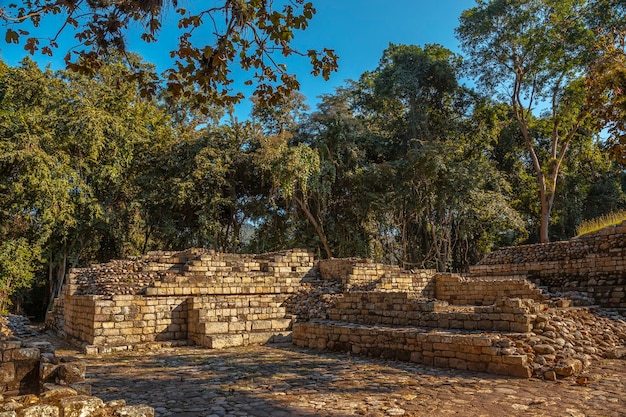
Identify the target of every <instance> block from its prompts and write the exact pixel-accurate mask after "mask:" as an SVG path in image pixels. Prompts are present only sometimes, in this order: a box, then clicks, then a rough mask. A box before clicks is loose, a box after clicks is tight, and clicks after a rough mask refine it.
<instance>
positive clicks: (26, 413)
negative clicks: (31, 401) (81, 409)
mask: <svg viewBox="0 0 626 417" xmlns="http://www.w3.org/2000/svg"><path fill="white" fill-rule="evenodd" d="M19 413H20V417H60V414H59V409H58V407H55V406H53V405H47V404H37V405H31V406H29V407H24V408H23V409H21V410H20V412H19ZM63 417H65V416H63Z"/></svg>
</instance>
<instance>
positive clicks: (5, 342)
mask: <svg viewBox="0 0 626 417" xmlns="http://www.w3.org/2000/svg"><path fill="white" fill-rule="evenodd" d="M0 327H3V326H2V325H0ZM3 330H4V329H3ZM0 359H1V364H0V393H1V394H2V395H0V414H1V415H3V416H5V415H6V416H15V417H17V416H37V417H39V416H90V415H103V416H104V415H107V416H113V415H117V416H131V415H132V416H135V417H154V410H153V409H152V408H151V407H148V406H146V405H137V406H127V405H126V403H125V401H124V400H121V401H116V402H112V403H104V402H103V401H102V400H101V399H100V398H97V397H93V396H91V395H90V394H91V388H90V386H89V385H88V384H86V383H85V363H84V362H82V361H79V360H77V359H75V358H71V357H57V356H56V355H54V352H53V351H52V349H51V346H50V345H49V343H47V342H34V343H25V342H24V341H22V340H21V339H19V338H16V337H13V336H5V335H2V336H0Z"/></svg>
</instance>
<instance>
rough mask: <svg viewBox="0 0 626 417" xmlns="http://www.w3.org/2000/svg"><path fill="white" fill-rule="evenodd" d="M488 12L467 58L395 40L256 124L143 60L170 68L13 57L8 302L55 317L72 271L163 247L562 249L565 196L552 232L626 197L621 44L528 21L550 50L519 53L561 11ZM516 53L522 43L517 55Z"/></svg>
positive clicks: (457, 258)
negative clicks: (163, 78)
mask: <svg viewBox="0 0 626 417" xmlns="http://www.w3.org/2000/svg"><path fill="white" fill-rule="evenodd" d="M491 3H499V2H491ZM500 3H501V2H500ZM526 3H530V4H535V3H536V4H540V3H544V2H540V1H535V2H526ZM557 3H559V2H557ZM562 3H563V4H565V3H567V4H568V5H567V6H563V9H561V10H557V9H558V6H556V7H557V9H554V8H553V9H552V11H553V12H554V16H552V17H550V16H548V17H547V18H549V19H557V18H558V19H561V20H560V21H559V22H558V23H559V25H560V26H559V25H557V26H558V27H560V28H563V25H564V24H565V22H570V23H571V22H572V20H571V19H570V18H571V16H570V15H569V14H568V13H573V12H576V10H574V9H571V5H569V2H562ZM480 4H482V9H481V7H477V8H476V9H471V10H468V11H467V12H465V13H464V15H463V16H462V18H461V25H460V27H459V29H458V35H459V38H460V40H461V41H462V43H463V45H464V48H465V49H466V51H467V52H468V56H466V57H464V58H463V57H461V56H459V55H456V54H454V53H452V52H451V51H450V50H448V49H446V48H445V47H443V46H441V45H424V46H415V45H393V44H390V45H389V47H388V48H387V49H386V50H385V51H381V54H382V56H381V60H380V63H379V65H378V67H377V68H372V69H371V71H368V72H366V73H364V74H363V75H362V76H361V77H360V78H359V79H358V80H352V81H348V82H346V84H345V85H344V86H343V87H341V88H339V89H337V90H336V91H335V93H334V94H329V95H325V96H323V97H322V98H321V101H320V104H319V105H318V107H317V108H316V109H309V108H307V106H306V105H305V104H304V103H305V100H304V97H303V96H301V95H300V94H299V93H297V92H296V91H288V92H287V93H286V94H285V95H284V97H282V99H281V100H275V101H267V100H262V99H256V100H255V105H254V110H253V111H252V113H251V114H250V117H249V118H248V119H246V120H238V119H237V118H236V117H235V116H233V112H232V108H230V107H229V106H228V104H225V103H223V102H220V103H219V104H218V103H209V104H205V105H203V106H202V108H198V106H196V105H195V104H196V103H194V102H193V100H194V99H195V98H194V97H190V98H188V99H185V98H184V97H180V96H176V95H175V94H173V93H172V91H171V89H167V88H165V87H164V86H162V87H158V86H157V88H156V90H155V91H154V94H152V95H149V96H147V95H146V94H145V91H144V89H143V86H142V83H141V80H140V79H138V78H137V77H136V76H135V74H136V73H137V72H136V69H137V68H143V69H145V70H146V72H147V73H148V72H153V67H152V66H151V65H150V64H149V63H145V62H142V59H141V57H139V56H136V55H132V56H131V55H129V54H125V56H124V59H121V58H119V57H116V56H115V55H112V56H108V57H107V58H106V62H105V64H104V65H102V66H98V67H97V68H95V69H94V68H92V69H91V70H90V72H89V73H85V72H84V71H83V72H82V73H81V72H75V71H69V70H64V71H56V72H55V71H51V70H47V69H42V68H40V67H38V65H37V64H36V63H35V62H34V61H32V60H31V59H29V58H26V59H24V60H23V62H22V64H21V65H20V66H17V67H9V66H7V65H6V64H3V63H0V140H1V141H0V291H1V292H2V294H0V299H2V300H4V305H3V308H4V309H7V308H12V309H13V310H16V311H19V310H26V311H28V312H29V313H30V314H41V313H42V312H43V311H44V310H45V307H46V303H47V301H48V300H50V299H51V297H53V296H54V295H55V294H57V293H58V292H59V289H60V285H61V283H62V280H63V277H64V275H65V273H66V271H67V270H68V268H71V267H78V266H85V265H88V264H91V263H95V262H105V261H108V260H110V259H116V258H123V257H126V256H129V255H139V254H143V253H146V252H147V251H150V250H181V249H185V248H188V247H205V248H212V249H215V250H217V251H220V252H246V253H251V252H253V253H259V252H268V251H273V250H278V249H284V248H293V247H303V248H308V249H310V250H312V251H314V252H315V253H316V255H317V256H318V257H320V258H327V257H352V256H358V257H369V258H373V259H374V260H376V261H380V262H386V263H393V264H399V265H401V266H403V267H405V268H435V269H438V270H440V271H446V270H452V271H463V270H465V269H467V267H468V266H469V265H472V264H474V263H476V262H477V261H478V260H480V259H481V257H482V256H483V255H484V254H485V253H486V252H488V251H491V250H494V249H496V248H498V247H501V246H506V245H516V244H522V243H533V242H538V241H542V240H543V241H545V240H546V239H544V236H542V219H544V220H545V219H546V216H545V214H546V213H545V210H546V204H548V203H549V210H548V217H547V223H546V224H547V228H548V229H547V230H548V232H547V233H548V235H549V238H550V239H552V240H561V239H568V238H570V237H572V236H574V235H575V233H576V227H577V226H578V225H579V224H580V223H581V221H583V220H586V219H591V218H595V217H598V216H601V215H603V214H607V213H609V212H612V211H615V210H619V209H622V208H624V207H626V170H625V165H624V164H623V159H620V153H619V152H620V150H619V149H620V148H619V146H618V147H617V148H616V147H615V146H613V147H612V148H611V146H610V145H611V144H613V145H615V143H617V144H618V145H619V143H620V142H619V132H620V128H621V125H620V123H623V114H624V113H623V112H624V100H623V98H621V90H619V86H620V85H621V86H624V79H626V77H625V76H624V74H625V73H626V72H625V71H624V66H623V63H624V60H623V54H622V53H623V43H622V49H619V48H617V49H614V45H616V44H618V45H619V41H616V39H618V40H619V39H621V42H623V35H622V34H616V33H615V32H612V34H611V36H612V38H611V39H613V41H612V42H610V43H607V44H604V46H603V48H600V49H598V48H599V46H598V39H605V40H606V39H607V38H606V37H604V38H603V37H601V36H600V35H599V34H598V32H597V29H598V28H599V27H600V26H602V27H606V25H600V24H599V23H598V21H597V20H594V19H600V17H598V15H597V14H595V15H594V16H591V17H589V20H587V21H585V22H583V23H581V25H582V26H580V27H578V26H576V27H574V26H575V25H574V23H571V25H572V27H573V29H572V34H571V35H572V38H567V39H560V38H557V36H564V35H563V33H564V32H563V30H561V31H560V32H559V33H556V32H546V33H544V32H545V31H544V32H542V33H541V36H539V35H538V34H537V33H531V32H527V33H526V32H525V33H526V36H531V35H532V36H531V38H532V45H533V47H532V51H533V52H532V54H535V55H533V56H532V59H531V58H529V57H528V56H525V58H524V59H525V60H522V61H521V62H517V63H516V62H515V60H516V59H518V58H519V56H520V55H519V53H520V52H524V48H525V47H528V45H529V42H528V39H523V37H522V36H521V35H520V33H521V32H523V30H527V29H528V30H529V31H530V30H531V29H533V30H535V29H537V28H539V27H544V26H545V21H541V20H540V19H539V17H536V15H535V14H532V13H535V12H536V10H535V11H533V10H532V8H531V9H528V10H526V12H528V13H531V14H532V16H535V17H533V18H530V17H529V16H531V15H529V16H521V15H520V16H513V17H515V19H526V20H525V26H524V28H523V30H522V28H517V29H515V28H514V27H513V26H514V24H515V19H514V18H513V17H512V16H510V13H511V12H510V10H509V11H508V12H507V13H509V14H507V16H509V18H510V19H509V22H513V23H511V24H512V25H513V26H511V27H500V29H499V30H500V32H498V31H495V32H494V29H493V28H490V27H488V26H485V25H484V24H483V25H478V24H477V23H476V21H477V20H480V19H482V20H481V21H482V22H483V23H484V22H485V21H487V20H488V19H487V18H486V17H485V16H481V15H480V13H481V12H485V10H487V9H488V7H487V6H488V4H487V3H483V2H479V6H480ZM493 7H495V6H493ZM568 7H569V9H568ZM520 10H521V11H524V9H523V8H522V9H520ZM496 11H497V10H495V11H494V10H491V13H495V12H496ZM521 11H520V13H521ZM557 12H558V13H557ZM559 13H560V14H559ZM555 16H556V17H555ZM533 19H535V20H533ZM568 19H570V20H568ZM607 19H608V17H607V16H604V15H603V16H602V17H601V23H603V24H605V23H606V22H607ZM517 22H518V23H519V20H518V21H517ZM531 23H532V24H534V25H536V27H533V26H532V24H531ZM576 31H580V32H576ZM589 31H591V32H589ZM594 31H595V32H594ZM518 32H519V33H518ZM565 32H567V31H565ZM574 32H576V33H574ZM494 33H495V34H500V35H503V36H504V35H507V36H508V37H504V38H497V37H493V36H492V35H493V34H494ZM512 33H516V34H518V35H520V36H518V37H517V38H516V37H514V36H512ZM581 33H583V34H584V33H587V34H589V33H591V36H590V37H585V36H582V35H581ZM566 34H567V33H566ZM574 35H575V37H574ZM489 36H491V38H489ZM533 36H534V38H533ZM607 36H608V35H607ZM616 36H617V38H616ZM620 36H622V37H621V38H620ZM556 41H558V42H560V44H559V45H561V46H562V47H557V46H555V45H557V43H555V42H556ZM490 42H491V43H490ZM506 42H508V44H507V43H506ZM585 42H587V43H585ZM616 42H617V43H616ZM498 45H502V46H503V50H504V49H507V48H508V49H507V50H508V51H509V52H510V51H513V52H511V53H510V55H509V56H508V58H506V59H501V58H502V56H503V54H506V51H504V52H503V54H500V53H498V54H496V53H494V51H495V48H497V46H498ZM504 45H508V46H506V48H504ZM481 48H482V49H481ZM515 48H518V49H515ZM541 48H544V49H543V50H539V49H541ZM612 48H613V49H612ZM486 51H487V52H489V51H490V54H487V53H486ZM591 51H595V52H597V53H595V54H591V53H590V52H591ZM600 52H601V53H600ZM481 54H482V55H481ZM559 54H561V55H559ZM620 54H622V55H620ZM583 55H584V56H583ZM615 56H617V57H618V58H619V59H617V60H608V59H607V57H615ZM494 57H496V58H498V59H500V60H499V61H498V60H494ZM583 58H584V59H583ZM507 59H511V60H512V61H511V62H509V61H507ZM518 64H519V66H520V68H522V67H523V71H517V72H516V68H517V67H516V65H518ZM509 67H510V69H511V71H509V73H508V75H507V71H506V70H507V68H509ZM608 68H611V70H610V71H609V69H608ZM524 77H527V78H524ZM620 77H621V78H620ZM509 79H510V80H512V81H511V82H510V84H507V87H506V88H505V87H503V83H504V82H505V81H506V80H509ZM620 83H621V84H620ZM620 106H621V107H620ZM538 109H539V110H541V111H537V110H538ZM615 138H618V139H617V142H616V139H615ZM616 149H617V151H616ZM610 150H612V151H610ZM622 152H623V151H622ZM616 156H617V158H616ZM557 179H558V186H557ZM552 180H554V183H552V182H551V181H552ZM542 187H544V189H543V191H542V189H541V188H542Z"/></svg>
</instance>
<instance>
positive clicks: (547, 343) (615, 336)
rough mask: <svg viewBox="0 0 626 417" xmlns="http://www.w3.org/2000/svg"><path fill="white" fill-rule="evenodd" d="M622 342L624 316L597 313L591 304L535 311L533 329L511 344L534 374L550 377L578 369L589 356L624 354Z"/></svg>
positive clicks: (625, 341) (625, 329)
mask: <svg viewBox="0 0 626 417" xmlns="http://www.w3.org/2000/svg"><path fill="white" fill-rule="evenodd" d="M513 339H515V338H513ZM505 343H506V342H505ZM625 345H626V322H625V321H624V320H622V319H617V318H614V319H611V318H607V317H601V316H600V315H598V312H597V311H596V310H595V309H594V308H586V307H585V308H578V307H573V308H550V309H547V310H545V311H543V312H541V313H540V314H537V316H536V319H535V320H534V323H533V331H532V332H531V333H530V334H528V335H525V336H524V337H523V338H521V339H518V340H515V343H514V344H513V345H512V346H511V348H512V349H513V348H515V349H517V351H518V353H520V354H524V353H525V354H528V355H529V356H530V359H531V361H532V366H533V374H534V375H535V376H537V377H544V378H546V379H551V380H554V379H556V378H557V377H567V376H572V375H578V374H580V373H582V372H583V371H584V370H585V369H586V368H588V367H589V365H590V364H591V362H592V361H593V360H601V359H602V358H609V359H621V358H623V357H626V349H625V348H624V346H625Z"/></svg>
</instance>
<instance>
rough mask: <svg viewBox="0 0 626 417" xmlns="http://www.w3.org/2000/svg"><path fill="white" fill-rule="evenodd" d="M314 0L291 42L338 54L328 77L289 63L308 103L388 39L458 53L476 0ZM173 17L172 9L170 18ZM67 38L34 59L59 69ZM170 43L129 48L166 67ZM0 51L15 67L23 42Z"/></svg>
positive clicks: (365, 67) (373, 59)
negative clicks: (460, 32)
mask: <svg viewBox="0 0 626 417" xmlns="http://www.w3.org/2000/svg"><path fill="white" fill-rule="evenodd" d="M194 1H195V0H194ZM312 1H313V4H314V6H315V8H316V9H317V14H316V15H315V16H314V17H313V19H312V21H311V23H310V26H309V27H308V28H307V29H306V30H305V31H303V32H298V33H297V34H296V38H295V42H294V45H295V47H296V48H297V49H301V50H307V49H321V48H322V47H327V48H330V49H334V50H335V51H336V53H337V54H338V55H339V71H338V72H337V73H334V74H332V76H331V79H330V80H329V81H324V80H323V79H322V78H321V77H313V76H312V75H310V74H309V72H310V68H309V66H308V63H307V59H306V58H304V59H289V60H288V61H287V65H288V70H290V71H293V72H296V73H297V74H298V79H299V80H300V83H301V92H302V93H303V94H304V95H305V96H306V97H307V98H308V102H309V104H310V105H311V106H312V107H314V106H315V104H316V103H317V100H316V97H317V96H319V95H321V94H327V93H332V92H333V91H334V90H335V88H336V87H338V86H341V85H343V84H344V82H345V80H347V79H358V78H359V76H360V75H361V74H362V73H363V72H365V71H369V70H373V69H375V68H376V66H377V64H378V61H379V59H380V57H381V55H382V52H383V50H384V49H385V48H386V47H387V46H388V45H389V43H390V42H391V43H395V44H414V45H420V46H422V45H424V44H426V43H439V44H441V45H443V46H445V47H446V48H448V49H451V50H452V51H455V52H459V49H458V42H457V40H456V38H455V36H454V29H455V28H456V27H457V25H458V23H459V20H458V19H459V16H460V15H461V12H462V11H463V10H465V9H468V8H470V7H473V6H474V5H475V1H474V0H387V1H381V0H312ZM192 3H193V2H192V1H191V0H183V1H179V5H182V6H183V7H185V6H186V5H189V4H192ZM209 3H210V2H209ZM175 17H176V16H175V15H174V14H173V13H172V16H171V18H175ZM167 18H168V17H167V16H166V19H167ZM169 20H172V19H169ZM2 32H4V31H2ZM68 38H69V37H65V40H64V41H63V40H62V42H61V48H60V49H59V50H58V51H56V52H55V55H54V56H53V57H52V58H48V57H41V56H39V55H37V56H36V60H37V61H38V62H39V63H40V65H42V66H45V65H47V64H50V65H51V66H52V68H53V69H58V68H61V67H62V60H63V56H64V55H65V52H66V50H64V49H63V48H64V47H65V48H68V47H71V46H73V45H74V43H75V42H73V41H72V40H71V38H70V39H68ZM174 41H175V38H174V36H171V35H170V36H169V37H168V36H167V33H166V32H164V33H162V34H161V40H160V42H159V44H157V45H155V44H144V43H143V42H134V43H131V45H130V49H131V50H133V51H134V52H138V53H139V54H140V55H142V56H143V57H144V59H145V60H146V61H149V62H153V63H155V64H157V67H158V68H159V69H160V70H163V69H165V68H167V66H166V65H167V60H168V59H169V54H168V52H169V50H170V49H171V48H172V47H173V46H174ZM66 43H67V46H65V44H66ZM0 54H1V56H2V59H3V60H4V61H5V62H7V63H8V64H9V65H17V64H18V63H19V61H20V60H21V59H22V58H23V57H24V56H25V55H26V54H27V53H26V52H25V51H23V49H22V45H20V46H18V47H15V46H12V45H7V44H1V46H0ZM248 111H249V105H247V104H245V103H244V104H243V105H242V106H240V108H239V109H238V111H237V113H238V114H239V115H240V116H241V117H243V116H245V115H246V114H247V112H248Z"/></svg>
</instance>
